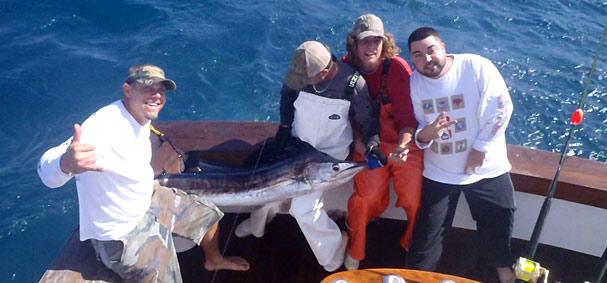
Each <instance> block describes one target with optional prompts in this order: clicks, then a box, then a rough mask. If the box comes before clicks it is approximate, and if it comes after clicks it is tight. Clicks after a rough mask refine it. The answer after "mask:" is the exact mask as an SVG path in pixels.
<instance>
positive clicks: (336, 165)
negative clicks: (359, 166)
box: [331, 163, 339, 172]
mask: <svg viewBox="0 0 607 283" xmlns="http://www.w3.org/2000/svg"><path fill="white" fill-rule="evenodd" d="M331 169H333V171H336V172H337V171H339V164H337V163H333V165H331Z"/></svg>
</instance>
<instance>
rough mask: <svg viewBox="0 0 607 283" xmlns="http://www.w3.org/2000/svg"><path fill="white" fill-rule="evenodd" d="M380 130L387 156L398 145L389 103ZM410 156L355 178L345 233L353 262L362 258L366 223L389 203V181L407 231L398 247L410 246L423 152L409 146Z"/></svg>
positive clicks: (359, 158) (357, 156)
mask: <svg viewBox="0 0 607 283" xmlns="http://www.w3.org/2000/svg"><path fill="white" fill-rule="evenodd" d="M379 122H380V127H381V136H380V140H381V144H380V146H379V148H380V150H381V151H382V152H383V153H384V154H385V155H386V156H388V155H389V154H390V153H391V152H392V151H393V150H394V149H395V148H396V147H397V146H398V132H397V131H396V128H395V126H394V119H393V118H392V104H382V105H381V112H380V117H379ZM409 152H410V154H409V155H408V157H407V161H406V162H405V163H394V162H392V161H391V160H390V161H388V164H386V166H384V167H381V168H377V169H373V170H368V169H364V170H363V171H361V172H360V173H358V174H357V175H356V176H354V194H353V195H352V196H351V197H350V200H349V201H348V217H347V224H348V234H349V236H350V240H349V248H350V256H351V257H352V258H354V259H356V260H362V259H364V258H365V245H366V237H367V224H368V223H369V222H370V221H371V220H373V219H375V218H376V217H378V216H379V215H380V214H382V213H383V212H384V211H385V210H386V209H387V208H388V205H389V204H390V186H389V185H390V179H392V180H393V182H394V191H395V193H396V195H397V196H398V200H397V201H396V207H402V208H403V209H404V210H405V212H406V214H407V223H408V224H407V231H406V232H405V234H404V235H403V236H402V237H401V240H400V245H401V246H402V247H403V248H405V249H407V248H408V247H409V244H410V243H411V237H412V235H413V227H414V225H415V219H416V218H417V212H418V211H419V207H420V201H421V193H422V169H423V167H424V162H423V156H424V153H423V151H419V148H418V147H417V146H416V145H415V142H414V141H411V142H410V143H409ZM354 160H356V161H364V160H365V156H364V155H363V154H360V153H355V154H354Z"/></svg>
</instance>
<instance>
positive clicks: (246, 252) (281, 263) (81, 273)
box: [41, 213, 605, 283]
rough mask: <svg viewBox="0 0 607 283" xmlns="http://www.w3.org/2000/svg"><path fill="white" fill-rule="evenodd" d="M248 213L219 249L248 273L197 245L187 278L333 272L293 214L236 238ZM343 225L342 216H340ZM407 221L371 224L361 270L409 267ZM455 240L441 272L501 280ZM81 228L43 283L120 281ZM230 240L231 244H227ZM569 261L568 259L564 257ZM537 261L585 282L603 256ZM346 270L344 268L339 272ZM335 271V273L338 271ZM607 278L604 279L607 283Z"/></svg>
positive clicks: (465, 237)
mask: <svg viewBox="0 0 607 283" xmlns="http://www.w3.org/2000/svg"><path fill="white" fill-rule="evenodd" d="M245 217H248V214H240V215H237V214H234V213H228V214H226V216H225V217H224V218H223V219H222V221H221V222H220V235H221V239H220V243H221V244H220V247H222V248H223V247H225V249H226V250H225V254H226V255H239V256H242V257H244V258H245V259H247V260H248V261H249V262H250V263H251V269H250V270H249V271H247V272H235V271H218V272H209V271H206V270H204V268H203V267H202V263H203V261H204V255H203V253H202V251H201V249H199V248H197V247H195V248H193V249H191V250H189V251H186V252H183V253H179V255H178V256H179V261H180V264H181V267H182V276H183V279H184V282H227V283H230V282H243V283H244V282H250V283H256V282H264V283H265V282H302V283H304V282H305V283H309V282H320V281H321V280H322V279H323V278H325V277H326V276H329V275H330V274H331V273H330V272H327V271H325V270H324V269H323V268H322V267H321V266H320V265H318V263H317V262H316V259H315V258H314V255H313V254H312V251H311V250H310V248H309V247H308V244H307V242H306V240H305V238H304V236H303V234H302V233H301V231H300V230H299V227H298V226H297V223H296V222H295V220H294V219H293V218H292V217H291V216H289V215H278V216H277V217H276V218H275V219H274V221H272V222H271V223H270V224H269V225H268V226H267V228H266V233H265V235H264V237H262V238H255V237H253V236H249V237H246V238H242V239H241V238H237V237H235V236H234V235H233V233H230V231H231V230H232V227H234V225H236V224H237V223H239V222H240V221H242V220H243V219H244V218H245ZM338 223H339V224H340V226H341V227H342V228H344V227H343V219H340V220H338ZM405 227H406V223H405V221H402V220H393V219H384V218H380V219H378V220H375V221H373V222H371V223H370V224H369V227H368V238H367V258H366V259H365V260H363V261H361V263H360V268H361V269H363V268H404V267H405V257H406V251H405V250H403V249H402V248H401V247H400V246H399V244H398V243H399V237H400V235H402V233H403V232H404V229H405ZM452 233H453V234H452V237H451V243H450V244H449V246H448V248H447V249H446V251H445V254H444V256H443V259H442V261H441V264H440V266H439V268H438V270H437V272H440V273H445V274H453V275H456V276H460V277H466V278H470V279H474V280H477V281H481V282H498V281H497V278H496V276H495V273H494V270H493V269H491V268H489V267H487V266H484V265H482V264H479V262H480V258H479V251H478V249H477V248H476V246H475V243H476V242H477V241H476V238H475V237H476V234H475V232H474V231H470V230H465V229H459V228H454V230H453V232H452ZM77 234H78V233H77V231H76V232H75V233H74V235H73V237H72V239H70V242H71V243H68V244H66V245H65V249H64V250H63V251H62V252H61V256H60V257H58V258H57V259H56V260H55V262H54V263H53V264H52V265H51V267H50V268H49V270H48V271H47V273H46V274H45V276H44V277H43V278H42V279H41V282H116V281H119V278H118V277H117V276H115V275H114V274H112V272H111V271H110V270H108V269H107V268H105V267H104V266H103V265H102V264H101V263H100V262H97V261H96V259H95V256H94V252H93V249H92V247H91V246H90V244H89V243H88V242H79V241H78V238H77ZM226 242H227V243H228V244H227V246H226V245H225V243H226ZM526 243H527V242H526V241H523V240H518V239H513V242H512V246H513V252H514V253H515V255H519V254H521V253H522V252H523V251H524V249H525V247H526ZM564 259H565V260H564ZM535 260H537V261H538V262H540V263H541V264H542V266H545V267H547V268H549V270H550V282H555V281H561V282H583V281H584V280H587V279H588V278H589V277H590V274H591V273H592V271H593V269H594V266H595V265H596V263H597V261H598V257H594V256H589V255H586V254H582V253H577V252H573V251H569V250H565V249H560V248H555V247H552V246H547V245H541V244H540V246H539V247H538V249H537V253H536V256H535ZM343 270H345V269H344V267H341V268H340V269H338V270H337V271H343ZM337 271H336V272H337ZM604 282H605V281H604Z"/></svg>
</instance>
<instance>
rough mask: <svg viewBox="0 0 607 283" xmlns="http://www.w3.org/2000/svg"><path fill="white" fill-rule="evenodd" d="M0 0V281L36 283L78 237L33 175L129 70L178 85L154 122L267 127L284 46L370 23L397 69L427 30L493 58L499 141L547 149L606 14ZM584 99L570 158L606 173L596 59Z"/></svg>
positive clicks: (605, 107) (507, 8)
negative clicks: (394, 47) (501, 105)
mask: <svg viewBox="0 0 607 283" xmlns="http://www.w3.org/2000/svg"><path fill="white" fill-rule="evenodd" d="M0 3H1V4H0V16H1V17H2V19H3V21H2V22H1V23H0V38H2V39H3V40H2V41H0V66H1V67H2V68H0V77H1V78H2V80H1V81H0V117H1V119H2V120H1V121H2V124H1V125H2V127H0V145H1V146H0V159H1V160H2V166H0V178H1V179H2V180H3V183H2V185H1V187H0V188H1V190H2V194H0V213H1V215H2V216H3V217H2V218H0V246H2V249H0V258H4V259H11V260H5V261H3V263H2V264H1V265H0V281H2V282H6V281H15V282H36V281H37V280H38V279H39V278H40V276H41V275H42V273H43V272H44V270H45V269H46V267H47V266H48V265H49V264H50V262H51V261H52V259H53V258H54V257H55V256H56V254H57V252H58V251H59V249H60V248H61V246H62V244H63V242H64V241H65V240H66V239H67V237H68V236H69V234H70V233H71V231H72V230H73V229H74V228H75V227H76V225H77V218H78V216H77V214H78V203H77V197H76V192H75V186H74V183H73V181H72V182H70V183H68V184H67V185H66V186H64V187H62V188H60V189H56V190H50V189H48V188H46V187H44V186H43V185H42V183H41V182H40V181H39V180H38V177H37V175H36V172H35V166H36V162H37V160H38V157H39V156H40V155H41V154H42V153H43V152H44V151H45V150H46V149H47V148H48V147H50V146H52V145H55V144H58V143H60V142H62V141H63V140H65V139H67V137H69V136H70V135H71V134H72V124H74V123H81V122H82V121H83V120H84V119H86V118H87V116H88V115H90V113H92V112H93V111H95V110H96V109H98V108H99V107H101V106H103V105H106V104H108V103H110V102H111V101H113V100H116V99H118V98H119V97H120V95H121V90H120V84H121V82H122V80H123V79H124V77H125V73H126V70H127V68H128V67H129V66H130V65H132V64H134V63H139V62H152V63H155V64H158V65H160V66H163V67H164V68H165V71H166V72H167V74H168V76H169V77H171V78H172V79H174V80H175V81H176V82H177V84H178V90H177V91H176V92H175V93H171V94H169V97H168V105H167V107H166V108H165V110H164V111H163V113H162V116H161V117H160V119H161V120H240V121H277V120H278V103H279V99H280V98H279V90H280V86H281V84H282V79H283V76H284V73H285V72H286V71H287V68H288V67H289V63H290V59H291V55H292V52H293V49H294V48H295V47H296V46H297V45H299V44H300V43H301V42H303V41H305V40H312V39H313V40H320V41H323V42H325V43H326V44H328V45H329V46H330V47H331V48H332V50H333V52H334V53H335V54H337V55H338V56H341V55H343V54H344V53H345V37H346V35H347V33H348V31H349V30H350V28H351V27H352V23H353V21H354V20H355V19H356V17H358V16H359V15H361V14H364V13H369V12H371V13H375V14H377V15H379V16H380V17H381V18H382V19H383V20H384V24H385V27H386V29H387V30H388V31H390V32H392V33H393V34H394V35H395V36H396V40H397V43H398V45H399V46H400V47H401V48H402V49H403V50H402V54H401V55H402V56H403V57H404V58H406V59H409V56H408V50H407V44H406V40H407V37H408V35H409V33H410V32H411V31H412V30H413V29H415V28H417V27H419V26H425V25H431V26H435V27H437V28H438V30H439V31H440V32H441V35H442V37H443V39H444V41H445V42H446V45H447V50H448V51H449V52H453V53H477V54H480V55H482V56H485V57H487V58H489V59H491V60H492V61H493V62H494V63H495V64H496V65H497V67H498V68H499V70H500V71H501V72H502V74H503V76H504V79H505V80H506V83H507V84H508V86H509V89H510V93H511V95H512V98H513V101H514V104H515V112H514V115H513V117H512V121H511V124H510V127H509V129H508V132H507V139H508V142H509V143H511V144H517V145H523V146H527V147H533V148H540V149H544V150H549V151H555V152H560V151H561V150H562V148H563V147H564V143H565V140H566V138H567V136H566V134H567V131H568V129H569V127H570V124H569V119H570V115H571V113H572V112H573V110H574V109H575V108H576V107H577V105H578V103H579V100H580V98H581V95H582V91H583V89H584V86H585V84H586V81H587V79H588V75H589V71H590V66H591V64H592V60H593V58H594V54H595V52H596V48H597V46H598V41H599V36H600V34H601V32H602V29H603V26H604V24H605V23H607V4H606V3H604V2H600V1H589V0H588V1H564V0H552V1H547V2H546V1H523V0H514V1H497V0H490V1H455V0H451V1H429V0H428V1H422V0H417V1H416V0H401V1H399V0H385V1H368V2H365V1H353V0H347V1H333V2H327V1H320V0H311V1H263V2H262V3H252V2H251V1H243V0H228V1H156V0H152V1H143V0H131V1H117V0H110V1H92V0H82V1H54V2H44V1H31V0H30V1H15V0H4V1H2V2H0ZM589 93H590V95H589V96H588V98H587V100H586V105H585V106H584V109H585V111H586V118H585V120H584V122H583V123H582V125H581V126H580V127H579V128H578V130H577V131H576V133H575V137H574V140H573V143H572V147H571V151H570V154H572V155H577V156H581V157H584V158H591V159H597V160H600V161H605V160H606V159H607V157H606V155H607V146H606V145H605V142H604V141H602V140H603V139H604V136H605V134H607V127H606V126H605V125H606V124H607V51H604V52H603V53H602V54H601V56H600V60H599V63H598V64H597V69H596V72H595V74H594V75H593V77H592V84H591V86H590V88H589ZM32 254H35V255H36V257H34V258H32V256H31V255H32Z"/></svg>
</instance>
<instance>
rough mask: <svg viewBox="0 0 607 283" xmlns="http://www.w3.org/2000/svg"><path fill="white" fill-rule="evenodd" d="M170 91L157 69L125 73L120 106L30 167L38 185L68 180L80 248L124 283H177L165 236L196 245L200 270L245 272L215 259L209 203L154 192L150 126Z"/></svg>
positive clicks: (236, 262)
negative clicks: (84, 244) (86, 245)
mask: <svg viewBox="0 0 607 283" xmlns="http://www.w3.org/2000/svg"><path fill="white" fill-rule="evenodd" d="M176 87H177V85H176V84H175V82H174V81H172V80H170V79H167V78H166V77H165V75H164V71H163V70H162V69H160V68H159V67H157V66H154V65H149V64H142V65H135V66H133V67H131V68H130V69H129V73H128V75H127V78H126V80H125V83H124V84H123V85H122V92H123V96H122V99H121V100H118V101H115V102H114V103H112V104H110V105H108V106H105V107H103V108H101V109H99V110H98V111H97V112H95V113H94V114H93V115H91V116H90V117H89V118H88V119H86V120H85V121H84V123H82V127H81V126H79V125H78V124H75V125H74V135H73V136H72V137H71V138H70V139H68V140H67V141H66V142H64V143H63V144H61V145H59V146H57V147H54V148H51V149H49V150H47V151H46V152H45V153H44V154H43V155H42V157H41V158H40V162H39V164H38V175H39V176H40V178H41V180H42V182H43V183H44V184H45V185H47V186H49V187H51V188H56V187H59V186H62V185H63V184H65V183H66V182H67V181H69V180H70V179H71V178H72V177H74V176H76V187H77V191H78V200H79V208H80V209H79V211H80V240H81V241H85V240H89V239H90V240H91V244H92V245H93V247H94V249H95V251H96V252H97V255H98V258H100V259H101V260H102V261H103V263H104V264H105V265H106V266H107V267H108V268H110V269H111V270H113V271H114V272H116V273H117V274H118V275H120V277H122V278H123V279H124V280H125V281H129V282H131V281H145V282H157V281H161V282H181V273H180V270H179V263H178V261H177V255H176V252H175V247H174V244H173V238H172V234H173V233H174V234H177V235H180V236H181V237H184V238H188V239H191V240H193V241H194V242H196V243H200V245H201V246H202V248H203V250H204V252H205V255H206V261H205V263H204V267H205V268H206V269H207V270H218V269H231V270H247V269H248V268H249V264H248V262H247V261H245V260H244V259H242V258H240V257H223V256H222V254H221V252H220V251H219V248H218V232H217V229H218V225H217V223H218V221H219V219H220V218H221V217H222V216H223V213H222V212H221V211H220V210H219V209H218V208H217V207H216V206H215V205H214V204H212V203H209V202H206V201H204V200H200V199H198V198H197V197H196V196H191V195H187V194H185V193H184V192H183V191H180V190H178V189H175V188H166V187H162V186H160V185H159V184H158V183H157V182H156V181H155V180H154V172H153V169H152V167H151V165H150V161H151V157H152V151H151V143H150V122H151V120H153V119H156V118H157V117H158V114H159V113H160V110H162V108H163V107H164V104H165V103H166V94H165V93H166V90H175V89H176Z"/></svg>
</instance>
